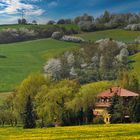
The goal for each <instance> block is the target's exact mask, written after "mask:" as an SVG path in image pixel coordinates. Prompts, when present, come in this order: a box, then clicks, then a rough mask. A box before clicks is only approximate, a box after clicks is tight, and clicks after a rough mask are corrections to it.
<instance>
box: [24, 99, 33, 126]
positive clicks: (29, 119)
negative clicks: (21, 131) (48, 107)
mask: <svg viewBox="0 0 140 140" xmlns="http://www.w3.org/2000/svg"><path fill="white" fill-rule="evenodd" d="M23 125H24V128H35V126H36V125H35V114H34V112H33V104H32V99H31V97H30V96H28V98H27V102H26V105H25V109H24V115H23Z"/></svg>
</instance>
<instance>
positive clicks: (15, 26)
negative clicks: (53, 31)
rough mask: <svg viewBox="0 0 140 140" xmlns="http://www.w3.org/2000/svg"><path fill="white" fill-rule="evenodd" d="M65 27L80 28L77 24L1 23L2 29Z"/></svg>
mask: <svg viewBox="0 0 140 140" xmlns="http://www.w3.org/2000/svg"><path fill="white" fill-rule="evenodd" d="M54 26H55V27H64V28H65V29H75V30H80V29H79V27H78V26H77V25H75V24H57V25H45V24H40V25H20V24H9V25H0V30H2V29H8V28H11V29H18V28H29V29H34V28H38V27H39V28H44V29H48V28H50V27H54Z"/></svg>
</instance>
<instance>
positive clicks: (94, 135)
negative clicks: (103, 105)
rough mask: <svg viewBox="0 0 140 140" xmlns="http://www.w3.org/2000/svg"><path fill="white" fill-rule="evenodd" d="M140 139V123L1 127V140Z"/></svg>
mask: <svg viewBox="0 0 140 140" xmlns="http://www.w3.org/2000/svg"><path fill="white" fill-rule="evenodd" d="M61 139H62V140H79V139H82V140H86V139H93V140H96V139H97V140H140V124H111V125H87V126H72V127H56V128H43V129H38V128H37V129H22V128H21V127H16V128H12V127H3V128H0V140H61Z"/></svg>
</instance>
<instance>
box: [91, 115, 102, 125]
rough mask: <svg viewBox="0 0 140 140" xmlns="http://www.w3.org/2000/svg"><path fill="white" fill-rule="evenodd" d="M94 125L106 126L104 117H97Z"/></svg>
mask: <svg viewBox="0 0 140 140" xmlns="http://www.w3.org/2000/svg"><path fill="white" fill-rule="evenodd" d="M93 123H94V124H104V118H103V117H102V116H98V117H95V118H94V119H93Z"/></svg>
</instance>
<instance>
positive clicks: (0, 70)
mask: <svg viewBox="0 0 140 140" xmlns="http://www.w3.org/2000/svg"><path fill="white" fill-rule="evenodd" d="M76 46H78V44H74V43H67V42H63V41H56V40H52V39H41V40H35V41H27V42H21V43H11V44H1V45H0V91H11V90H13V89H14V88H15V86H16V85H17V84H19V83H20V82H21V81H22V80H23V79H24V78H25V77H27V75H28V74H30V73H32V72H38V71H42V67H43V64H44V63H45V62H46V60H47V59H48V58H50V57H52V56H54V55H57V54H59V53H61V52H63V51H65V50H68V49H72V48H75V47H76Z"/></svg>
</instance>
